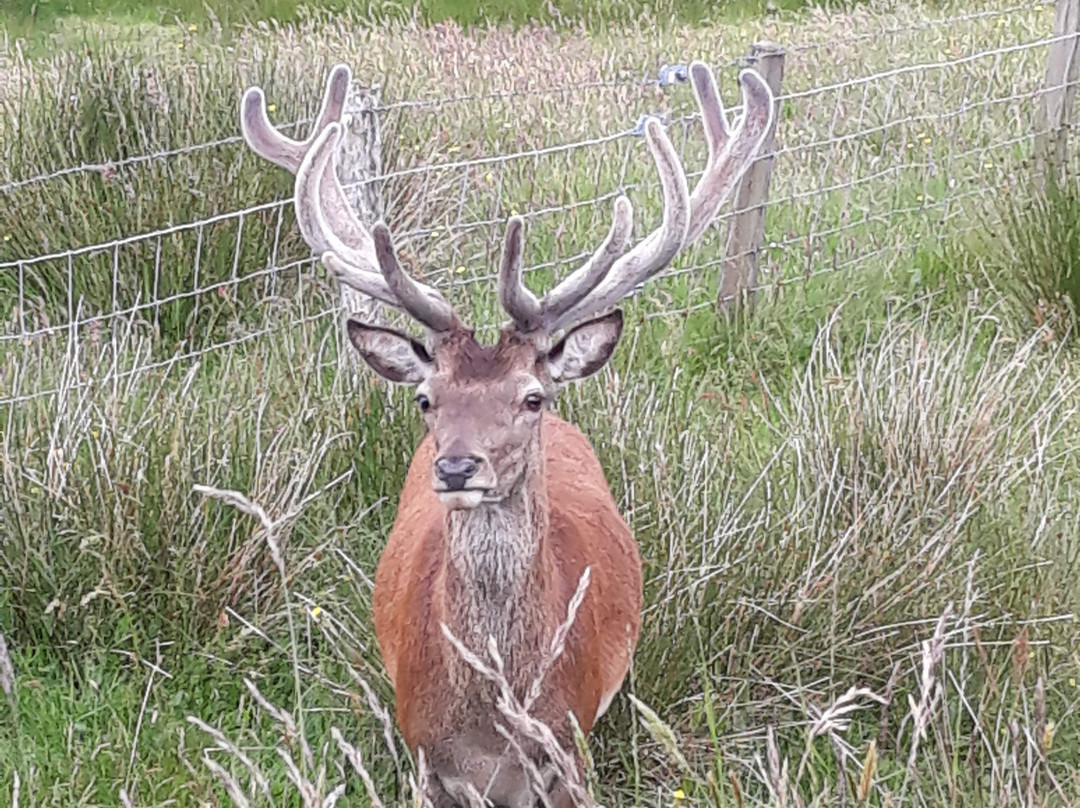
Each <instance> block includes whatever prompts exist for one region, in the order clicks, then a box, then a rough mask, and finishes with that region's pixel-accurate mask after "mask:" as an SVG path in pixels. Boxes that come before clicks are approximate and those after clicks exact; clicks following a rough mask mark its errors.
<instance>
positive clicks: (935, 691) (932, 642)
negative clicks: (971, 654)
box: [901, 604, 952, 794]
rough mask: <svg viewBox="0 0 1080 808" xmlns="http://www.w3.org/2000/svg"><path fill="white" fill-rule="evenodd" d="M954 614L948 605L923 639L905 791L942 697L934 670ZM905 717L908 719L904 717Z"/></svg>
mask: <svg viewBox="0 0 1080 808" xmlns="http://www.w3.org/2000/svg"><path fill="white" fill-rule="evenodd" d="M951 616H952V604H949V605H948V606H946V607H945V611H944V612H943V613H942V615H941V617H940V618H938V621H937V625H935V627H934V634H933V636H932V637H931V638H930V639H928V640H923V642H922V657H921V659H922V667H921V670H920V673H919V697H918V699H915V698H914V697H913V696H912V695H910V694H908V717H909V718H910V719H911V722H912V729H911V751H910V753H909V755H908V764H907V770H906V772H905V775H904V788H903V789H902V790H901V793H902V794H903V793H904V792H905V791H906V788H907V784H908V781H909V780H910V779H911V777H912V776H913V775H914V773H915V762H916V758H917V756H918V752H919V742H920V741H921V740H922V739H923V736H924V735H925V734H926V728H927V727H928V726H929V725H930V719H931V717H932V716H933V714H934V710H935V709H936V708H937V705H938V703H939V702H940V700H941V697H942V694H943V693H944V688H943V687H942V685H941V683H940V682H939V681H938V679H937V676H936V674H935V672H934V671H935V669H936V668H937V666H938V665H940V664H941V661H942V660H943V659H944V657H945V626H946V624H947V622H948V620H949V618H950V617H951ZM905 720H906V719H905Z"/></svg>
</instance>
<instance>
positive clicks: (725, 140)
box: [686, 62, 773, 244]
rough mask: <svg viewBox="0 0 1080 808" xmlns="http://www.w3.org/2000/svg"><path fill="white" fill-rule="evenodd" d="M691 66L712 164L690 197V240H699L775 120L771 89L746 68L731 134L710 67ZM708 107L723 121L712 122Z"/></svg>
mask: <svg viewBox="0 0 1080 808" xmlns="http://www.w3.org/2000/svg"><path fill="white" fill-rule="evenodd" d="M690 69H691V78H692V79H693V83H694V94H695V95H696V96H697V98H698V105H699V106H700V107H701V110H702V117H703V118H704V120H705V122H706V131H707V132H708V133H709V145H710V155H709V163H708V165H707V166H706V169H705V171H704V172H703V173H702V175H701V179H699V180H698V184H697V186H696V187H695V188H694V192H693V194H691V197H690V205H691V216H690V230H689V232H688V233H687V234H686V235H687V244H690V243H692V242H694V241H697V239H698V238H700V237H701V234H702V233H703V232H705V228H707V227H708V226H709V224H710V222H712V220H713V219H714V218H715V217H716V214H717V213H718V212H719V211H720V207H721V206H722V205H723V204H724V201H725V200H726V199H727V198H728V196H730V195H731V192H732V191H734V190H735V186H736V185H737V184H738V182H739V180H740V179H742V175H743V174H744V173H746V170H747V169H748V168H750V165H751V164H752V163H753V162H754V160H755V158H756V157H757V155H758V152H759V151H761V146H762V144H763V143H764V142H765V137H766V135H767V134H768V132H769V129H770V128H771V127H772V122H773V94H772V90H771V89H770V88H769V85H768V84H767V83H766V82H765V79H764V78H762V77H761V74H760V73H758V72H757V71H756V70H743V71H741V72H740V73H739V84H740V86H741V88H742V98H743V114H742V117H741V118H739V123H738V126H737V127H736V128H735V132H734V133H732V134H731V135H730V136H728V133H727V123H726V122H725V121H724V115H723V103H722V102H721V101H720V93H719V92H718V91H717V89H716V80H715V79H714V78H713V75H712V71H710V70H709V68H708V67H706V66H705V65H704V64H702V63H701V62H695V63H694V64H693V65H692V66H691V68H690ZM707 109H708V110H713V111H714V114H715V115H716V116H717V117H718V118H719V121H716V120H713V121H710V118H711V117H712V115H710V114H709V113H708V112H706V110H707ZM720 127H722V128H723V135H722V136H719V137H717V134H718V132H719V131H720ZM714 138H716V142H718V143H721V142H722V148H721V149H720V150H719V151H718V152H717V153H715V154H713V153H712V148H713V143H714Z"/></svg>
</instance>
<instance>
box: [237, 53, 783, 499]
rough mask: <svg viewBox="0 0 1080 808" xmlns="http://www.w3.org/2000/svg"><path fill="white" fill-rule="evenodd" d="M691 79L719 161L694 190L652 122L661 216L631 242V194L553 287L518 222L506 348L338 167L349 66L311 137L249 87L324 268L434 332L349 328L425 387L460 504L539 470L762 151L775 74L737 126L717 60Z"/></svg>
mask: <svg viewBox="0 0 1080 808" xmlns="http://www.w3.org/2000/svg"><path fill="white" fill-rule="evenodd" d="M690 79H691V82H692V85H693V88H694V94H695V97H696V100H697V104H698V108H699V109H700V111H701V116H702V120H703V124H704V131H705V136H706V139H707V143H708V161H707V163H706V166H705V170H704V172H703V173H702V175H701V177H700V179H699V180H698V182H697V185H696V186H695V187H694V189H693V191H690V189H689V187H688V183H687V179H686V174H685V172H684V170H683V166H682V165H681V163H680V161H679V158H678V156H677V154H676V152H675V148H674V146H673V145H672V143H671V141H670V139H669V138H668V135H667V133H666V132H665V130H664V128H663V126H662V125H661V124H660V123H659V122H658V121H656V120H650V121H649V122H648V123H647V124H646V127H645V139H646V142H647V144H648V148H649V151H650V153H651V154H652V158H653V161H654V162H655V165H656V170H657V172H658V174H659V178H660V187H661V192H662V196H663V215H662V219H661V222H660V224H659V226H658V227H657V228H656V229H655V230H653V231H652V232H651V233H649V234H648V235H647V236H646V237H645V238H643V239H642V240H641V241H639V242H638V243H637V244H636V245H634V246H633V247H632V248H630V247H629V242H630V231H631V220H632V209H631V205H630V201H629V199H627V198H626V197H625V196H621V197H619V198H618V199H617V200H616V202H615V207H614V215H613V221H612V225H611V229H610V231H609V232H608V234H607V237H606V238H605V239H604V241H603V242H602V243H601V244H600V246H599V247H598V248H597V250H596V251H595V252H594V253H593V254H592V256H591V257H590V258H589V259H588V260H587V261H586V262H585V263H584V264H583V265H582V266H581V267H579V268H578V269H577V270H575V271H574V272H573V273H572V274H570V275H569V276H568V277H567V278H565V279H564V280H563V281H562V282H561V283H559V284H558V285H557V286H555V287H554V288H553V289H551V290H550V291H549V292H548V293H547V294H545V295H544V296H543V297H542V298H538V297H536V295H534V294H533V293H532V292H530V291H529V290H528V289H527V288H526V287H525V285H524V282H523V279H522V267H523V251H524V247H523V222H522V220H521V218H520V217H516V216H515V217H512V218H511V219H510V220H509V222H508V224H507V228H506V235H505V243H504V247H503V252H502V259H501V266H500V269H499V281H498V286H499V298H500V302H501V304H502V307H503V309H504V310H505V311H506V313H507V315H509V317H510V322H509V323H508V324H507V325H505V326H504V327H503V328H502V330H501V333H500V336H499V339H498V341H497V343H496V344H494V345H484V344H481V343H480V342H479V341H477V339H476V338H475V335H474V332H473V330H471V329H470V328H468V327H467V326H465V325H464V324H463V323H462V322H461V321H460V320H459V318H458V317H457V315H456V314H455V313H454V311H453V309H452V308H451V306H450V304H449V303H448V302H447V301H446V300H445V298H444V297H443V296H442V295H441V294H440V293H439V292H438V291H437V290H436V289H434V288H432V287H430V286H427V285H425V284H422V283H419V282H417V281H416V280H415V279H413V278H411V277H410V276H409V275H408V274H407V273H406V272H405V271H404V270H403V269H402V267H401V265H400V264H399V262H398V260H397V257H396V256H395V253H394V247H393V242H392V239H391V236H390V232H389V230H388V229H387V227H386V225H385V224H383V223H382V222H379V223H377V224H375V225H374V226H373V227H372V228H370V230H369V229H368V228H367V227H365V226H364V225H363V224H362V223H361V222H360V221H359V220H358V218H357V217H356V215H355V213H354V212H353V210H352V208H351V207H350V205H349V204H348V202H347V200H346V197H345V194H344V192H343V190H342V187H341V184H340V183H339V181H338V178H337V173H336V161H337V154H338V151H339V145H340V143H341V139H342V137H343V136H344V128H343V126H342V124H341V123H340V117H341V112H342V107H343V103H344V99H345V93H346V91H347V88H348V85H349V81H350V73H349V70H348V68H347V67H345V66H338V67H336V68H334V70H333V72H332V73H331V76H330V79H329V82H328V85H327V90H326V95H325V99H324V102H323V106H322V110H321V112H320V114H319V116H318V118H317V120H316V123H315V125H314V128H313V129H312V131H311V133H310V135H309V136H308V138H307V139H306V140H304V141H294V140H290V139H288V138H285V137H284V136H282V135H281V134H279V133H278V132H276V131H275V130H274V129H273V128H272V126H271V124H270V122H269V120H268V119H267V117H266V113H265V105H264V100H263V96H262V93H261V91H260V90H258V89H257V88H252V89H250V90H248V92H247V94H246V95H245V96H244V101H243V105H242V121H241V124H242V128H243V132H244V136H245V138H246V139H247V141H248V143H249V145H251V147H252V148H253V149H254V150H255V151H256V152H257V153H259V154H260V155H262V156H263V157H266V158H267V159H269V160H271V161H273V162H275V163H277V164H278V165H281V166H283V167H285V168H287V169H289V170H290V171H292V172H294V173H295V174H296V183H295V197H294V201H295V206H296V215H297V219H298V222H299V225H300V230H301V232H302V234H303V236H304V238H305V239H306V240H307V242H308V244H309V245H310V246H311V248H312V249H313V250H314V251H315V252H316V253H317V254H319V255H320V256H321V258H322V262H323V264H324V265H325V266H326V267H327V269H329V270H330V272H331V273H332V274H333V275H334V276H335V277H336V278H337V279H338V280H339V281H340V282H341V283H343V284H346V285H348V286H350V287H352V288H354V289H357V290H359V291H360V292H363V293H365V294H367V295H370V296H372V297H374V298H376V299H378V300H380V301H382V302H383V303H385V304H386V305H389V306H392V307H394V308H397V309H399V310H401V311H403V312H405V313H406V314H408V315H409V316H410V317H412V318H413V319H414V320H415V321H416V322H417V323H419V324H420V325H422V326H423V327H424V329H425V331H426V338H425V339H423V340H419V339H416V338H414V337H412V336H410V335H408V334H406V333H404V332H401V331H397V330H393V329H389V328H383V327H379V326H375V325H369V324H365V323H362V322H358V321H356V320H350V321H349V323H348V332H349V337H350V339H351V341H352V344H353V345H354V346H355V347H356V350H357V351H359V353H360V355H361V356H362V357H363V358H364V360H365V361H366V362H367V364H368V365H370V366H371V368H372V369H373V370H374V371H375V372H376V373H378V374H379V375H380V376H382V377H383V378H386V379H389V380H390V381H392V382H395V383H398V384H406V385H414V386H415V387H416V402H417V405H418V406H419V408H420V410H421V411H422V412H423V415H424V419H425V421H426V423H427V427H428V429H429V430H430V431H431V433H432V434H433V436H434V440H435V445H436V459H435V461H434V464H433V466H432V469H431V483H432V486H433V488H434V489H435V491H436V492H438V494H439V496H440V498H441V499H442V501H443V503H444V505H446V507H447V508H449V509H460V508H476V507H478V506H479V505H480V504H481V503H498V502H501V501H503V500H505V499H506V498H507V497H509V496H510V495H511V494H513V493H514V492H515V491H516V490H519V489H520V488H521V486H522V483H523V482H524V481H525V480H526V479H527V478H528V477H529V475H530V474H533V473H536V472H537V471H538V464H539V462H540V460H539V456H540V453H539V451H538V447H539V442H540V429H541V422H542V418H541V415H542V412H543V410H544V409H545V408H547V407H549V406H550V404H551V402H552V400H553V398H554V396H555V394H556V392H557V390H558V388H559V387H560V386H561V385H564V384H566V383H569V382H572V381H576V380H578V379H582V378H585V377H586V376H589V375H590V374H592V373H595V372H596V371H597V370H599V369H600V368H601V367H603V366H604V364H605V363H606V362H607V361H608V359H609V358H610V357H611V355H612V353H613V351H614V350H615V346H616V345H617V344H618V341H619V338H620V336H621V334H622V330H623V318H622V313H621V311H620V310H619V309H618V308H615V306H616V305H617V304H618V303H619V301H621V300H622V299H623V298H624V297H626V296H627V295H629V294H630V293H631V292H632V291H633V290H634V288H635V287H636V286H638V285H639V284H641V283H643V282H645V281H646V280H648V279H649V278H652V277H654V276H655V275H657V274H658V273H659V272H660V271H662V270H663V269H664V268H665V267H666V266H668V265H669V264H670V262H671V261H672V260H673V259H674V258H675V256H676V255H677V254H678V253H679V252H680V251H681V250H683V249H685V248H686V247H687V246H689V245H690V244H692V243H694V242H695V241H696V240H697V239H698V238H699V237H700V236H701V235H702V233H703V232H704V231H705V229H706V228H707V227H708V225H709V224H710V223H711V222H712V221H713V220H714V218H715V217H716V215H717V213H718V212H719V210H720V207H721V206H722V205H723V203H724V201H725V200H726V199H727V198H728V197H729V196H730V195H731V193H732V191H733V190H734V189H735V187H736V185H737V184H738V182H739V180H740V179H741V177H742V175H743V173H744V172H745V171H746V169H747V168H748V167H749V166H750V165H751V164H752V163H753V162H754V160H755V159H756V158H757V156H758V152H759V151H760V149H761V146H762V143H763V142H764V139H765V137H766V134H767V133H768V131H769V129H770V127H771V125H772V120H773V114H774V112H773V96H772V93H771V91H770V89H769V87H768V85H767V84H766V83H765V81H764V80H763V79H762V78H761V76H760V75H759V74H758V73H756V72H755V71H752V70H744V71H742V73H741V74H740V76H739V83H740V85H741V89H742V97H743V111H742V115H741V117H740V118H739V120H738V122H737V123H736V125H735V126H734V127H733V128H732V127H730V126H729V124H728V121H727V119H726V117H725V114H724V108H723V104H722V102H721V100H720V95H719V92H718V91H717V88H716V82H715V80H714V78H713V75H712V73H711V71H710V70H709V69H708V67H706V66H705V65H704V64H703V63H701V62H695V63H694V64H692V65H691V67H690ZM628 248H629V249H628Z"/></svg>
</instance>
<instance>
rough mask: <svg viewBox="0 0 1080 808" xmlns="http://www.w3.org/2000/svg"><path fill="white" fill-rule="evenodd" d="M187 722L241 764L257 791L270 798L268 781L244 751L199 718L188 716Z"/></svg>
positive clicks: (222, 733)
mask: <svg viewBox="0 0 1080 808" xmlns="http://www.w3.org/2000/svg"><path fill="white" fill-rule="evenodd" d="M187 720H188V723H189V724H192V725H194V726H196V727H198V728H199V729H201V730H202V731H203V732H205V733H206V734H207V735H209V736H210V737H211V738H213V739H214V740H215V741H217V742H218V745H219V746H220V747H221V748H222V749H224V750H225V751H226V752H228V753H229V754H230V755H232V756H233V757H235V758H236V759H237V760H239V761H240V762H241V763H243V764H244V767H245V768H246V769H247V770H248V771H249V772H251V777H252V779H253V780H254V781H255V784H256V785H257V786H258V787H259V791H261V792H262V793H263V795H264V796H265V797H266V798H267V799H269V798H270V781H269V780H267V778H266V775H264V774H263V773H262V772H261V771H260V770H259V767H258V766H256V765H255V761H253V760H252V759H251V758H250V757H248V756H247V754H245V753H244V751H243V750H242V749H240V747H238V746H237V745H236V744H234V743H233V742H232V741H231V740H229V737H228V736H227V735H226V734H225V733H224V732H222V731H221V730H219V729H217V728H216V727H212V726H210V725H209V724H207V723H206V722H205V721H203V720H202V719H201V718H198V717H196V716H193V715H189V716H188V717H187Z"/></svg>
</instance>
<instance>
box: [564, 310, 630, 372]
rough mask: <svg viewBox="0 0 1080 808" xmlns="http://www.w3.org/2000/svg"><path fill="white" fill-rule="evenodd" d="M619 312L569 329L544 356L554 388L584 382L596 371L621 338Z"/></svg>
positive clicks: (603, 363) (621, 316)
mask: <svg viewBox="0 0 1080 808" xmlns="http://www.w3.org/2000/svg"><path fill="white" fill-rule="evenodd" d="M622 329H623V313H622V310H621V309H615V311H613V312H611V313H609V314H605V315H604V316H602V317H597V318H596V319H594V320H587V321H586V322H584V323H582V324H581V325H579V326H576V327H575V328H573V329H571V330H570V331H569V333H567V335H566V336H565V337H563V338H562V339H561V340H559V343H558V344H557V345H556V346H555V347H554V348H552V349H551V350H550V351H549V352H548V355H547V365H548V372H549V373H551V379H552V381H554V382H556V383H557V384H562V383H564V382H572V381H575V380H577V379H584V378H585V377H586V376H591V375H592V374H593V373H596V371H598V370H600V368H602V367H603V366H604V365H605V364H606V363H607V361H608V360H609V359H610V358H611V355H612V354H613V353H614V352H615V346H616V345H618V344H619V337H621V336H622Z"/></svg>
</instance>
